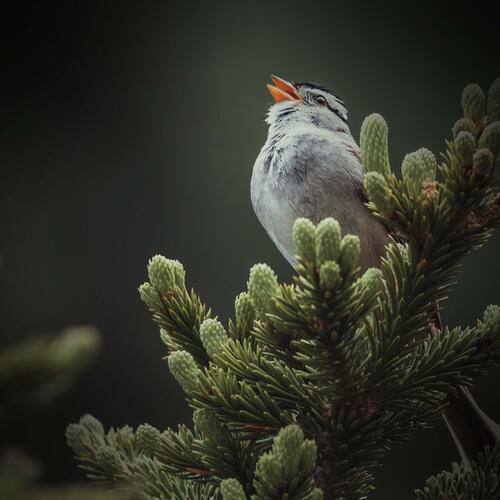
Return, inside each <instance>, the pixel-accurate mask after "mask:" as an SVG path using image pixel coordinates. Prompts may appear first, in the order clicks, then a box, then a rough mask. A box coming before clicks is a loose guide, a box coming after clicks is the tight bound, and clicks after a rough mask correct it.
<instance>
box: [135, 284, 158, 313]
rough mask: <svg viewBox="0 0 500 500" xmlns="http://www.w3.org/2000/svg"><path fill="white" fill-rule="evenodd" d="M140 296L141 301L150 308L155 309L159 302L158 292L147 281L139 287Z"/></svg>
mask: <svg viewBox="0 0 500 500" xmlns="http://www.w3.org/2000/svg"><path fill="white" fill-rule="evenodd" d="M139 296H140V297H141V300H142V301H143V302H144V303H145V304H146V305H147V306H148V307H149V308H150V309H154V307H155V304H156V302H157V300H158V292H157V291H156V290H155V289H154V287H153V285H152V284H151V283H149V282H147V281H146V283H143V284H142V285H141V286H140V287H139Z"/></svg>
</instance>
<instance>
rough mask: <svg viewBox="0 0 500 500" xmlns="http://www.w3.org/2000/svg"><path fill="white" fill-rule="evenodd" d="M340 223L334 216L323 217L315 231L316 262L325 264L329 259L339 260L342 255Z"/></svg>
mask: <svg viewBox="0 0 500 500" xmlns="http://www.w3.org/2000/svg"><path fill="white" fill-rule="evenodd" d="M340 241H341V233H340V225H339V223H338V222H337V221H336V220H335V219H333V218H332V217H327V218H326V219H323V220H322V221H321V222H320V223H319V224H318V225H317V226H316V232H315V243H316V263H317V264H318V265H321V264H323V262H326V261H327V260H337V259H338V258H339V255H340Z"/></svg>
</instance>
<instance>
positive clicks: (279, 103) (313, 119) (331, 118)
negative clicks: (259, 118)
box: [267, 75, 349, 132]
mask: <svg viewBox="0 0 500 500" xmlns="http://www.w3.org/2000/svg"><path fill="white" fill-rule="evenodd" d="M271 79H272V81H273V83H274V85H271V84H268V85H267V88H268V90H269V92H270V94H271V96H272V97H273V99H274V103H273V105H272V106H271V108H270V109H269V115H268V117H267V123H269V125H271V126H277V127H280V125H282V124H283V125H284V123H297V124H311V125H314V126H317V127H320V128H324V129H327V130H330V131H334V132H337V131H342V132H349V127H348V126H347V109H346V108H345V106H344V102H343V101H342V99H340V97H338V96H337V95H335V93H334V92H332V91H331V90H329V89H327V88H326V87H323V86H322V85H318V84H317V83H311V82H301V83H290V82H287V81H286V80H283V79H281V78H278V77H277V76H274V75H273V76H271Z"/></svg>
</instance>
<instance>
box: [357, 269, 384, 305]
mask: <svg viewBox="0 0 500 500" xmlns="http://www.w3.org/2000/svg"><path fill="white" fill-rule="evenodd" d="M382 277H383V274H382V271H381V270H380V269H377V268H375V267H370V268H369V269H367V270H366V271H365V273H364V274H363V276H362V277H361V287H362V289H363V293H364V295H365V296H367V297H370V298H373V297H375V296H376V295H377V294H378V293H379V292H380V291H381V290H382Z"/></svg>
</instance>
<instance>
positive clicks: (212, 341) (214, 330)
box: [200, 318, 229, 359]
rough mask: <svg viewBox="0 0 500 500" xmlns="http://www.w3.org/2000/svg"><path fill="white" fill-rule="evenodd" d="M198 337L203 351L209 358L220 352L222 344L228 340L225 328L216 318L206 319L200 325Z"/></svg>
mask: <svg viewBox="0 0 500 500" xmlns="http://www.w3.org/2000/svg"><path fill="white" fill-rule="evenodd" d="M200 338H201V343H202V344H203V347H204V348H205V351H207V354H208V355H209V357H210V358H212V359H213V358H214V356H215V355H216V354H217V353H218V352H220V350H221V348H222V346H223V345H224V344H226V343H227V341H228V340H229V338H228V336H227V333H226V330H225V329H224V327H223V326H222V325H221V323H220V322H219V321H217V320H216V319H212V318H209V319H206V320H205V321H203V323H202V324H201V326H200Z"/></svg>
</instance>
